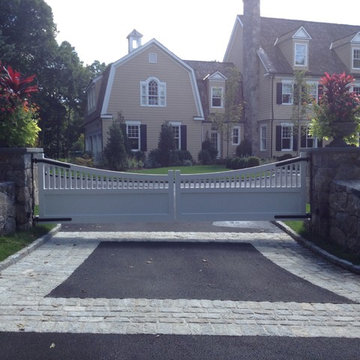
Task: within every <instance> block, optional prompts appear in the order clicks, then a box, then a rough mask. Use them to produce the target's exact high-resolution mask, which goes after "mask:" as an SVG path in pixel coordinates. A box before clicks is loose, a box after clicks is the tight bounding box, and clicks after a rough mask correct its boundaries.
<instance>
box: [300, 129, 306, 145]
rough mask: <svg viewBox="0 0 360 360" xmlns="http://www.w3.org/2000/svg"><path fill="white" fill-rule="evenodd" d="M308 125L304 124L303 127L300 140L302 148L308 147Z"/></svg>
mask: <svg viewBox="0 0 360 360" xmlns="http://www.w3.org/2000/svg"><path fill="white" fill-rule="evenodd" d="M306 130H307V128H306V126H302V127H301V142H300V146H301V147H302V148H306Z"/></svg>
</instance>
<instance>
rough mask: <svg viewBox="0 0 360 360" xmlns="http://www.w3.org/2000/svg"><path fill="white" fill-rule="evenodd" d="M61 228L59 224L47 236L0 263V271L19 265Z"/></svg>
mask: <svg viewBox="0 0 360 360" xmlns="http://www.w3.org/2000/svg"><path fill="white" fill-rule="evenodd" d="M60 228H61V224H57V225H56V226H55V227H54V228H53V229H52V230H50V231H49V232H48V233H47V234H45V235H43V236H41V237H40V238H38V239H36V240H35V241H33V242H32V243H31V244H29V245H28V246H26V247H24V248H23V249H21V250H19V251H18V252H16V253H15V254H13V255H10V256H9V257H7V258H6V259H5V260H3V261H0V271H1V270H4V269H6V268H7V267H9V266H10V265H13V264H15V263H17V262H18V261H19V260H21V259H22V258H24V257H25V256H26V255H28V254H30V253H32V252H33V251H34V250H35V249H37V248H38V247H39V246H41V245H42V244H44V243H45V242H47V241H49V240H50V239H51V238H52V237H53V236H54V235H55V234H56V233H57V232H58V231H59V230H60Z"/></svg>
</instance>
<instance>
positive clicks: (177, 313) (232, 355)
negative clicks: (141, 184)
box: [0, 222, 360, 360]
mask: <svg viewBox="0 0 360 360" xmlns="http://www.w3.org/2000/svg"><path fill="white" fill-rule="evenodd" d="M216 225H217V226H214V225H213V224H210V223H201V224H172V225H167V226H164V225H163V224H152V225H142V226H139V225H137V226H134V225H130V224H123V225H121V226H120V225H108V226H96V225H93V226H80V227H79V226H77V227H76V226H74V225H67V226H64V227H63V228H62V230H61V231H60V232H58V233H57V234H56V235H55V236H54V237H53V238H52V239H51V240H50V241H49V242H47V243H45V244H44V245H42V246H41V247H40V248H38V249H37V250H35V251H34V252H32V253H31V254H29V255H28V256H26V257H25V258H23V259H22V260H20V261H19V262H18V263H16V264H14V265H12V266H10V267H8V268H7V269H5V270H3V271H2V272H1V275H0V348H1V359H17V360H21V359H152V358H154V359H155V358H156V359H185V358H186V359H219V358H222V359H274V360H275V359H284V360H285V359H287V360H288V359H302V360H303V359H327V360H328V359H338V358H340V357H341V358H342V359H352V360H353V359H357V358H358V354H359V353H360V281H359V280H360V278H359V276H358V275H355V274H352V273H349V272H347V271H345V270H342V269H340V268H338V267H336V266H334V265H331V264H328V263H327V262H326V261H324V260H322V259H320V258H318V257H316V256H315V255H313V254H312V253H311V252H309V251H308V250H306V249H304V248H302V247H301V246H300V245H298V244H297V243H296V242H294V241H293V240H292V239H291V238H290V237H289V236H288V235H286V234H285V233H283V232H281V231H280V230H279V229H278V228H276V227H274V226H273V225H272V224H270V223H253V222H242V223H240V222H228V223H224V222H222V223H217V224H216Z"/></svg>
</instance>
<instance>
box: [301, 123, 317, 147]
mask: <svg viewBox="0 0 360 360" xmlns="http://www.w3.org/2000/svg"><path fill="white" fill-rule="evenodd" d="M301 147H302V148H310V149H311V148H315V147H317V139H316V138H313V137H312V136H311V134H310V127H309V126H302V127H301Z"/></svg>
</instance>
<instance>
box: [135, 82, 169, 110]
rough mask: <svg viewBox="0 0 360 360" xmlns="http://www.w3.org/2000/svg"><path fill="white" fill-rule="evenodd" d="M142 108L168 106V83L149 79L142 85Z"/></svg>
mask: <svg viewBox="0 0 360 360" xmlns="http://www.w3.org/2000/svg"><path fill="white" fill-rule="evenodd" d="M140 92H141V106H161V107H164V106H166V83H164V82H161V81H159V80H158V79H156V78H149V79H148V80H146V81H141V83H140Z"/></svg>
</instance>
